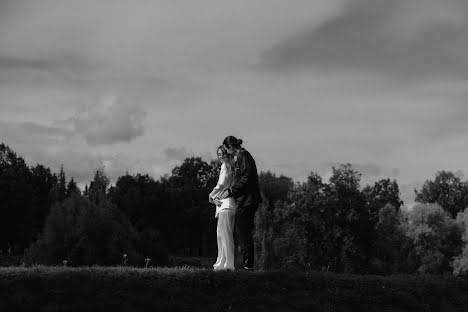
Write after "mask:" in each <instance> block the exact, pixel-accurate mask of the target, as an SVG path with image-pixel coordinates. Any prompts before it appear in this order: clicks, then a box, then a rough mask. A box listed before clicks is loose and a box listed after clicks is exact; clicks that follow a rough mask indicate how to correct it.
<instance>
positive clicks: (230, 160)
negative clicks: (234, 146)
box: [216, 145, 234, 172]
mask: <svg viewBox="0 0 468 312" xmlns="http://www.w3.org/2000/svg"><path fill="white" fill-rule="evenodd" d="M219 151H221V155H222V156H221V157H222V158H223V160H224V161H225V163H226V167H227V169H228V171H229V172H231V171H232V166H233V163H234V158H233V157H232V156H231V155H229V154H228V152H227V150H226V146H224V145H220V146H219V147H218V149H217V150H216V156H218V153H219Z"/></svg>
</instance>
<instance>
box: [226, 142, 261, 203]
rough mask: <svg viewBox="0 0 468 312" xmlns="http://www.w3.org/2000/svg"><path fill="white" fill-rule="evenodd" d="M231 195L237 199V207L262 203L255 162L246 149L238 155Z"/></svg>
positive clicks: (230, 190)
mask: <svg viewBox="0 0 468 312" xmlns="http://www.w3.org/2000/svg"><path fill="white" fill-rule="evenodd" d="M229 193H230V195H231V196H232V197H234V198H235V199H236V203H237V207H238V208H241V207H245V206H249V205H258V204H260V203H261V202H262V197H261V195H260V186H259V184H258V173H257V166H256V164H255V160H254V159H253V157H252V155H250V153H249V152H247V151H246V150H245V149H241V150H240V151H239V153H238V154H237V160H236V162H235V163H234V178H233V181H232V184H231V187H230V189H229Z"/></svg>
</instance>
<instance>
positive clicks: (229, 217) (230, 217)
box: [210, 163, 236, 270]
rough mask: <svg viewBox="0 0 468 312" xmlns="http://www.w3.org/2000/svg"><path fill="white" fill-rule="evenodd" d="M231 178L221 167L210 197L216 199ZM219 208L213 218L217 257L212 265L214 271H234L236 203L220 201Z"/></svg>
mask: <svg viewBox="0 0 468 312" xmlns="http://www.w3.org/2000/svg"><path fill="white" fill-rule="evenodd" d="M230 179H231V177H230V176H229V174H228V170H227V168H226V164H224V163H223V164H222V165H221V170H220V173H219V179H218V184H217V185H216V186H215V187H214V188H213V191H212V192H211V193H210V197H211V198H213V199H217V197H218V196H219V195H220V194H221V193H222V192H223V191H224V190H225V189H226V188H228V187H229V185H230V182H231V180H230ZM220 201H221V206H219V207H216V212H215V218H218V226H217V228H216V236H217V241H218V257H217V259H216V263H215V264H214V265H213V268H214V269H215V270H228V269H229V270H234V236H233V231H234V222H235V216H236V201H235V200H234V198H232V197H228V198H225V199H221V200H220Z"/></svg>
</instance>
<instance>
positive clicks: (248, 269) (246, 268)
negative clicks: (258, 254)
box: [243, 266, 253, 271]
mask: <svg viewBox="0 0 468 312" xmlns="http://www.w3.org/2000/svg"><path fill="white" fill-rule="evenodd" d="M243 269H244V270H246V271H253V268H252V267H248V266H244V268H243Z"/></svg>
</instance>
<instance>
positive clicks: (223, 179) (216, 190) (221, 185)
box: [210, 164, 227, 199]
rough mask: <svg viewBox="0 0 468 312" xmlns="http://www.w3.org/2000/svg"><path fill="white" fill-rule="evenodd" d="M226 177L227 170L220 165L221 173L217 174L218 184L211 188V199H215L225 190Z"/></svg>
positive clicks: (224, 166)
mask: <svg viewBox="0 0 468 312" xmlns="http://www.w3.org/2000/svg"><path fill="white" fill-rule="evenodd" d="M226 177H227V168H226V165H225V164H222V165H221V171H220V172H219V178H218V183H217V184H216V186H215V187H214V188H213V191H211V193H210V197H211V198H213V199H214V198H216V197H217V196H218V195H220V194H221V193H222V192H223V191H224V190H225V189H226Z"/></svg>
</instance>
